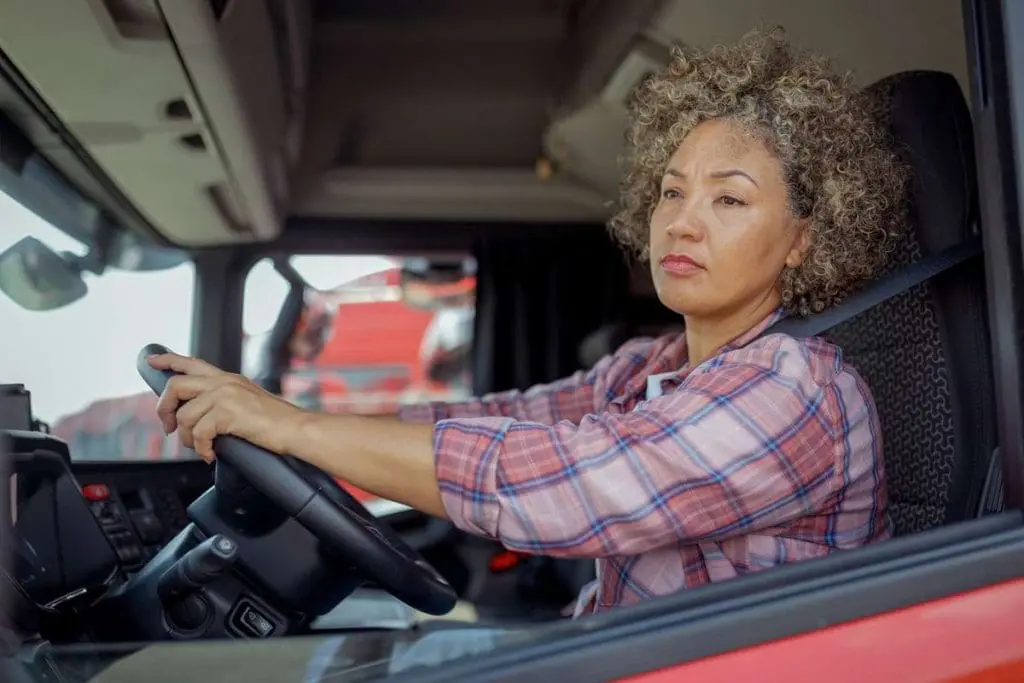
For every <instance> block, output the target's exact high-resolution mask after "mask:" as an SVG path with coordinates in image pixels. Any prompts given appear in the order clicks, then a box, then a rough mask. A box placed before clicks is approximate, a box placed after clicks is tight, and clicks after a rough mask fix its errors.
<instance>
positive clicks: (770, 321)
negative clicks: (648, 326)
mask: <svg viewBox="0 0 1024 683" xmlns="http://www.w3.org/2000/svg"><path fill="white" fill-rule="evenodd" d="M785 317H786V310H785V309H784V308H782V307H781V306H779V307H778V308H776V309H775V310H774V311H772V312H771V313H769V314H768V315H767V316H765V317H764V318H763V319H762V320H761V321H760V322H758V323H757V324H756V325H754V326H753V327H751V328H750V329H749V330H747V331H746V332H744V333H743V334H741V335H740V336H738V337H736V338H735V339H733V340H732V341H730V342H727V343H726V344H725V345H723V346H722V347H721V348H719V349H718V350H717V351H716V352H715V354H714V355H713V356H712V357H711V358H709V359H708V361H713V360H714V359H716V358H718V357H720V356H721V355H722V354H725V353H728V352H729V351H735V350H736V349H739V348H743V347H744V346H746V345H747V344H749V343H750V342H752V341H754V340H755V339H757V338H758V337H760V336H761V335H762V334H763V333H764V332H765V330H767V329H769V328H770V327H771V326H772V325H774V324H775V323H777V322H779V321H780V320H782V319H783V318H785ZM682 338H683V341H682V362H683V364H682V366H681V367H680V368H679V371H680V372H681V373H686V372H688V371H689V370H690V369H691V368H690V360H689V351H688V349H687V348H686V334H685V332H684V334H683V337H682ZM705 362H707V361H705Z"/></svg>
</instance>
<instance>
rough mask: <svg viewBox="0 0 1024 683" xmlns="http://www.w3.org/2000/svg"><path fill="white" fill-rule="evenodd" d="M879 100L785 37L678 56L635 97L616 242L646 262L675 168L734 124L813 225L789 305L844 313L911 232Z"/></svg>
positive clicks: (904, 175)
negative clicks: (765, 156)
mask: <svg viewBox="0 0 1024 683" xmlns="http://www.w3.org/2000/svg"><path fill="white" fill-rule="evenodd" d="M877 105H878V103H877V102H873V101H871V100H870V99H869V98H868V97H867V96H866V95H864V94H863V92H861V91H859V90H858V89H856V88H855V87H854V85H853V83H852V79H851V78H850V76H849V75H848V74H847V75H842V76H839V75H835V74H833V73H832V72H831V71H830V68H829V65H828V63H827V61H825V60H824V59H822V58H819V57H817V56H813V55H810V54H804V53H800V52H797V51H796V50H795V49H793V48H792V47H791V46H790V44H789V43H788V41H787V40H786V38H785V34H784V32H783V31H782V30H781V29H774V30H772V31H768V32H763V31H755V32H753V33H750V34H748V35H747V36H745V37H744V38H743V39H742V40H741V41H740V42H739V43H738V44H736V45H735V46H730V47H724V46H718V47H715V48H713V49H710V50H694V51H683V50H681V49H675V50H674V51H673V54H672V60H671V62H670V63H669V65H668V66H667V67H666V69H665V70H664V71H663V72H661V73H660V74H658V75H656V76H652V77H649V78H648V79H647V80H645V81H644V82H643V83H642V84H641V85H640V86H639V87H638V88H637V90H636V92H635V93H634V99H633V102H632V105H631V116H630V119H631V120H630V127H629V131H628V134H627V144H628V148H629V154H628V156H627V163H626V171H625V175H624V179H623V183H622V199H621V206H620V208H619V211H618V212H617V213H616V215H615V216H614V217H613V218H612V219H611V221H610V223H609V229H610V231H611V233H612V236H613V237H614V238H615V239H616V240H617V241H619V242H620V243H621V244H622V245H623V246H625V247H626V248H627V249H629V250H630V251H633V252H635V253H636V254H637V255H638V256H639V257H640V258H641V259H644V260H646V258H647V256H648V254H647V249H648V236H649V235H648V233H649V230H650V220H651V214H652V212H653V211H654V208H655V206H657V204H658V200H659V196H660V190H659V188H660V183H661V178H662V175H663V174H664V172H665V168H666V166H667V164H668V161H669V159H670V158H671V156H672V155H673V154H674V153H675V151H676V149H678V147H679V145H680V144H682V141H683V139H684V138H685V137H686V136H687V135H688V134H689V133H690V131H692V130H693V129H694V128H695V127H696V126H697V125H699V124H700V123H702V122H704V121H707V120H709V119H718V118H727V119H730V120H734V121H736V122H738V123H740V124H741V125H743V126H744V127H745V128H747V129H748V130H749V132H751V133H752V134H754V135H756V136H757V138H758V139H760V140H761V141H762V142H763V143H764V144H765V145H766V146H767V147H768V149H769V150H770V151H771V152H772V153H774V154H775V155H776V157H777V158H778V159H779V161H780V162H781V165H782V168H783V172H784V174H785V179H786V183H787V185H788V188H789V203H790V208H791V210H792V212H793V214H794V215H795V216H797V217H799V218H808V219H810V220H809V225H810V236H811V240H810V243H811V244H810V247H809V249H808V252H807V254H806V258H805V259H804V262H803V264H802V265H801V266H799V267H797V268H786V269H785V270H784V271H783V273H782V303H783V306H784V307H785V308H786V309H787V310H788V311H789V312H791V313H794V314H798V315H807V314H810V313H815V312H819V311H821V310H824V309H825V308H827V307H829V306H832V305H835V304H836V303H838V302H839V301H841V300H842V299H843V298H844V297H845V296H847V295H848V294H849V293H850V292H851V291H852V290H854V289H855V288H856V287H857V285H858V284H860V283H862V282H864V281H865V280H867V279H870V278H871V277H873V276H875V275H876V274H877V273H878V272H879V270H880V269H881V268H882V267H883V266H884V265H885V263H886V261H887V259H888V257H889V255H890V253H891V252H892V250H893V249H894V247H895V245H896V243H897V240H898V238H899V236H900V235H901V233H902V231H903V228H904V223H905V215H906V213H905V197H906V187H907V181H908V178H909V169H908V167H907V166H906V165H905V164H903V163H902V162H901V161H900V160H899V159H898V157H897V156H896V154H895V153H894V151H893V148H892V145H891V141H890V140H889V139H888V136H887V133H886V131H885V130H884V128H883V127H882V126H881V125H879V123H878V118H877V114H878V110H876V109H875V107H876V106H877Z"/></svg>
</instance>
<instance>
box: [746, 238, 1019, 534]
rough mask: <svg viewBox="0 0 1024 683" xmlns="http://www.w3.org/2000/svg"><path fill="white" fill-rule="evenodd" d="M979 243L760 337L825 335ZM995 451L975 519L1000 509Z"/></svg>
mask: <svg viewBox="0 0 1024 683" xmlns="http://www.w3.org/2000/svg"><path fill="white" fill-rule="evenodd" d="M981 254H982V245H981V239H980V238H977V237H974V238H971V239H970V240H968V241H966V242H961V243H960V244H958V245H957V246H955V247H950V248H949V249H944V250H942V251H940V252H937V253H935V254H932V255H930V256H926V257H925V258H923V259H921V260H919V261H917V262H915V263H912V264H910V265H909V266H907V267H906V268H901V269H900V270H898V271H896V272H894V273H892V274H891V275H889V276H888V277H885V278H882V279H881V280H876V281H875V282H873V283H871V284H869V285H868V286H867V287H865V288H864V289H862V290H860V291H859V292H857V293H856V294H853V295H852V296H850V297H849V298H847V299H846V300H845V301H843V302H842V303H841V304H839V305H838V306H836V307H835V308H831V309H829V310H827V311H823V312H821V313H818V314H816V315H810V316H806V317H803V318H795V317H794V318H783V319H782V320H780V321H779V322H777V323H775V324H774V325H772V326H771V327H770V328H768V329H767V330H765V331H764V332H763V333H762V335H761V336H764V335H768V334H774V333H783V334H788V335H790V336H793V337H813V336H816V335H819V334H822V333H823V332H826V331H828V330H830V329H832V328H833V327H836V326H837V325H840V324H842V323H844V322H846V321H847V320H850V319H852V318H855V317H856V316H858V315H860V314H861V313H863V312H864V311H866V310H868V309H870V308H873V307H874V306H877V305H878V304H880V303H882V302H884V301H888V300H889V299H891V298H893V297H894V296H897V295H899V294H902V293H903V292H906V291H908V290H909V289H911V288H913V287H915V286H917V285H919V284H921V283H922V282H926V281H928V280H930V279H931V278H933V277H935V276H936V275H940V274H942V273H945V272H946V271H948V270H950V269H951V268H953V267H955V266H958V265H960V264H961V263H963V262H965V261H968V260H970V259H972V258H975V257H976V256H981ZM1002 474H1003V473H1002V464H1001V458H1000V457H999V449H998V448H996V449H995V450H994V451H993V452H992V454H991V456H990V457H989V462H988V472H987V475H986V477H985V483H984V485H983V487H982V491H981V500H980V501H979V503H978V509H977V511H976V515H977V516H978V517H981V516H984V515H986V514H992V513H995V512H999V511H1001V510H1002V509H1003V477H1002Z"/></svg>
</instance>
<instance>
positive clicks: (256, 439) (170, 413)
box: [148, 353, 306, 462]
mask: <svg viewBox="0 0 1024 683" xmlns="http://www.w3.org/2000/svg"><path fill="white" fill-rule="evenodd" d="M148 361H149V364H150V365H151V366H152V367H154V368H156V369H158V370H173V371H174V372H177V373H179V374H178V376H176V377H172V378H171V379H170V380H169V381H168V382H167V387H166V388H165V389H164V392H163V394H161V395H160V400H159V401H158V402H157V414H158V415H159V417H160V421H161V423H163V427H164V432H166V433H167V434H170V433H172V432H175V431H177V432H178V438H179V439H180V440H181V442H182V443H183V444H184V445H185V446H186V447H188V448H191V449H193V450H195V452H196V453H198V454H199V456H200V457H201V458H202V459H203V460H205V461H207V462H211V461H213V459H214V458H215V457H216V455H215V454H214V452H213V439H214V438H215V437H217V436H221V435H229V434H230V435H231V436H236V437H238V438H241V439H245V440H246V441H249V442H250V443H253V444H255V445H257V446H261V447H263V448H265V449H267V450H268V451H270V452H271V453H277V454H288V451H289V449H290V446H291V444H292V443H294V439H295V437H296V436H297V433H298V431H299V429H301V425H302V423H303V421H304V417H305V416H306V413H305V412H304V411H303V410H301V409H299V408H297V407H296V406H294V405H292V404H291V403H288V402H287V401H285V400H283V399H281V398H278V397H277V396H274V395H272V394H270V393H268V392H266V391H264V390H263V389H262V388H260V387H258V386H257V385H256V384H254V383H253V382H251V381H249V380H248V379H246V378H245V377H242V376H241V375H235V374H232V373H230V372H224V371H223V370H220V369H218V368H216V367H214V366H212V365H210V364H209V363H206V362H204V361H201V360H199V359H197V358H187V357H185V356H179V355H177V354H173V353H166V354H161V355H157V356H152V357H150V358H149V359H148Z"/></svg>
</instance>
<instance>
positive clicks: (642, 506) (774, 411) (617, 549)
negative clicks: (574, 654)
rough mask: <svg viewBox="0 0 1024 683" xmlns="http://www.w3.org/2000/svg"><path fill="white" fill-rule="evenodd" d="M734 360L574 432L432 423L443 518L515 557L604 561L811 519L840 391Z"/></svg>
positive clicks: (833, 465)
mask: <svg viewBox="0 0 1024 683" xmlns="http://www.w3.org/2000/svg"><path fill="white" fill-rule="evenodd" d="M739 358H741V360H731V361H730V360H729V359H728V358H726V359H723V362H722V363H721V364H719V365H718V366H717V367H716V368H715V369H714V370H712V371H708V372H699V373H694V374H693V375H691V376H690V377H689V378H688V380H687V381H686V382H685V383H684V384H683V385H682V386H681V387H679V388H677V389H676V390H675V391H673V392H671V393H669V394H667V395H665V396H662V397H659V398H656V399H653V400H649V401H645V402H642V403H640V404H639V405H637V406H636V408H635V409H634V410H633V411H631V412H628V413H619V414H616V413H612V412H602V413H592V414H589V415H586V416H585V417H583V419H582V420H581V421H580V422H579V424H573V423H571V422H569V421H560V422H557V423H556V424H552V425H548V424H542V423H540V422H532V421H519V420H515V419H512V418H509V417H498V416H494V417H480V418H471V419H446V420H442V421H440V422H438V423H437V424H436V426H435V429H434V452H435V458H436V467H437V476H438V481H439V484H440V488H441V495H442V499H443V501H444V504H445V507H446V509H447V511H448V513H449V515H450V516H451V518H452V520H453V521H454V522H455V523H456V524H457V525H458V526H459V527H461V528H463V529H465V530H467V531H470V532H472V533H477V534H481V535H485V536H488V537H491V538H495V539H497V540H499V541H501V542H502V543H503V544H504V545H505V546H507V547H509V548H512V549H515V550H522V551H526V552H533V553H541V554H545V555H553V556H565V557H608V556H616V555H634V554H638V553H642V552H645V551H647V550H650V549H653V548H657V547H662V546H665V545H667V544H670V543H676V542H680V541H683V542H686V541H690V542H699V541H702V540H720V539H723V538H727V537H729V536H734V535H740V534H745V533H749V532H751V531H752V530H756V529H759V528H767V527H771V526H775V525H778V524H780V523H782V522H785V521H787V520H791V519H794V518H796V517H799V516H804V515H808V514H812V513H813V512H814V511H815V510H819V509H821V508H822V507H823V506H825V505H827V504H828V502H829V500H830V498H832V497H834V495H835V493H836V490H837V482H836V481H835V480H836V479H837V478H839V477H837V476H836V472H837V459H838V457H839V456H838V453H839V449H838V448H837V446H836V443H837V440H841V436H840V434H841V433H842V425H841V424H839V422H840V420H839V419H838V417H837V408H836V405H835V404H836V401H837V397H836V393H835V391H834V389H833V388H832V387H831V386H830V385H828V384H824V385H819V384H818V383H816V382H815V381H814V380H813V378H812V376H811V373H810V372H809V370H808V368H807V366H806V364H805V362H804V360H803V358H802V357H801V356H800V355H799V354H798V353H787V352H786V350H785V349H784V348H780V349H778V350H777V351H776V352H775V353H769V354H766V355H764V356H763V357H761V358H754V359H752V360H751V359H749V358H747V359H746V360H742V358H743V356H742V355H740V356H739ZM839 483H841V482H839Z"/></svg>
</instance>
